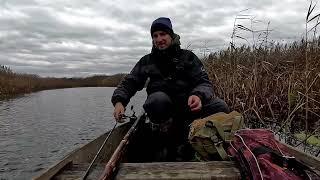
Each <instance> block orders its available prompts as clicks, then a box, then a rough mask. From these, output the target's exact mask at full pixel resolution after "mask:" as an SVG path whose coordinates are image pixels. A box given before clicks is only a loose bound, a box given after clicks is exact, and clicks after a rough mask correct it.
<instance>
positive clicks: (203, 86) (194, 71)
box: [189, 52, 213, 103]
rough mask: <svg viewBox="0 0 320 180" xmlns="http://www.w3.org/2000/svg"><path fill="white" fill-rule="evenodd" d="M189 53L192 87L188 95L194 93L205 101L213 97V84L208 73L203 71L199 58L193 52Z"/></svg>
mask: <svg viewBox="0 0 320 180" xmlns="http://www.w3.org/2000/svg"><path fill="white" fill-rule="evenodd" d="M190 53H191V57H189V58H191V62H192V67H191V76H192V84H193V89H192V91H191V93H190V95H196V96H198V97H200V99H201V101H202V102H203V103H204V102H207V101H209V100H210V99H211V98H213V86H212V84H211V82H210V80H209V77H208V74H207V72H206V71H205V69H204V67H203V64H202V62H201V61H200V59H199V58H198V57H197V56H196V55H195V54H194V53H193V52H190Z"/></svg>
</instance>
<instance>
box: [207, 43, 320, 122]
mask: <svg viewBox="0 0 320 180" xmlns="http://www.w3.org/2000/svg"><path fill="white" fill-rule="evenodd" d="M319 44H320V39H319V40H314V41H312V43H310V44H309V48H308V64H309V67H310V68H309V69H307V70H306V68H305V67H306V65H305V63H306V61H305V54H306V47H305V41H304V40H301V41H300V42H294V43H292V44H286V45H280V44H273V45H271V46H270V47H268V48H262V47H261V48H251V47H248V46H241V47H236V48H233V49H231V48H229V49H227V50H222V51H220V52H216V53H212V54H210V55H209V56H208V57H207V58H206V59H205V60H204V64H205V66H206V69H207V72H208V74H209V76H210V79H211V81H212V83H213V84H214V89H215V93H216V95H217V96H220V97H222V98H224V99H225V101H226V102H227V103H228V104H229V105H230V106H231V107H232V109H235V110H238V111H240V112H242V113H243V114H244V115H246V116H247V117H248V116H249V117H255V118H256V119H259V120H260V121H261V122H262V123H263V122H264V120H266V119H269V120H273V121H277V122H279V123H281V122H284V121H285V120H287V121H286V122H287V123H290V124H292V125H303V123H302V122H304V120H305V114H304V113H305V111H306V109H307V111H308V114H309V118H308V119H309V120H308V121H309V122H310V123H314V122H315V121H316V120H318V119H320V118H319V117H320V110H319V106H320V102H319V101H320V100H319V99H320V80H319V76H320V61H319V59H320V46H319ZM306 74H307V75H306ZM306 80H307V82H309V83H307V87H306V83H305V82H306ZM306 92H307V93H306ZM307 97H308V101H309V102H308V107H307V108H306V106H305V103H306V99H307ZM249 119H250V118H249ZM292 122H294V123H292ZM287 123H286V125H287Z"/></svg>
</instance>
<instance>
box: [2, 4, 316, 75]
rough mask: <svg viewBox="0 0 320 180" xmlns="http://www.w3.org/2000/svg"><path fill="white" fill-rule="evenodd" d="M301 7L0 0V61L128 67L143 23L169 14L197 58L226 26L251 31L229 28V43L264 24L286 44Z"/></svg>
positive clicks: (50, 70)
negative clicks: (236, 36)
mask: <svg viewBox="0 0 320 180" xmlns="http://www.w3.org/2000/svg"><path fill="white" fill-rule="evenodd" d="M314 2H316V1H314ZM309 5H310V1H308V0H254V1H253V0H174V1H173V0H161V1H151V0H130V1H129V0H104V1H102V0H94V1H93V0H0V52H1V53H0V65H5V66H8V67H10V68H11V69H12V70H13V71H14V72H17V73H28V74H37V75H40V76H42V77H48V76H50V77H87V76H92V75H98V74H99V75H101V74H105V75H112V74H116V73H128V72H130V70H131V69H132V68H133V66H134V65H135V63H137V62H138V60H139V59H140V58H141V57H142V56H144V55H145V54H148V53H150V50H151V46H152V40H151V36H150V25H151V23H152V21H153V20H155V19H156V18H158V17H169V18H170V19H171V21H172V25H173V30H174V32H175V33H177V34H179V35H180V37H181V47H182V48H187V49H189V50H192V51H193V52H195V53H196V55H198V56H199V57H203V56H205V55H208V54H209V53H210V52H214V51H219V50H221V49H225V48H227V47H228V46H229V44H230V41H231V35H232V32H233V27H234V24H241V25H244V26H246V27H249V28H251V27H252V28H251V29H253V30H255V31H257V33H254V34H253V33H249V32H246V31H240V30H239V31H237V35H238V36H241V37H245V38H247V41H248V42H247V41H246V42H244V41H243V40H241V39H235V42H236V44H237V45H239V44H242V43H246V44H249V45H253V44H258V43H259V42H260V40H261V39H263V38H262V37H263V36H262V35H263V34H261V33H260V34H261V35H260V36H259V30H266V29H268V30H270V31H269V34H268V39H269V42H280V43H285V42H291V41H293V40H300V39H301V37H302V36H303V34H304V32H305V17H306V14H307V11H308V7H309ZM316 12H320V11H318V9H317V6H316V8H315V10H314V14H315V15H316ZM243 15H247V16H243ZM236 17H237V19H236ZM242 17H246V18H247V19H240V18H242ZM235 22H236V23H235ZM268 22H270V23H269V24H268ZM253 35H254V36H253ZM252 37H254V38H255V40H253V39H252ZM259 37H260V39H259Z"/></svg>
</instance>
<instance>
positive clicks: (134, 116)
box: [121, 105, 138, 122]
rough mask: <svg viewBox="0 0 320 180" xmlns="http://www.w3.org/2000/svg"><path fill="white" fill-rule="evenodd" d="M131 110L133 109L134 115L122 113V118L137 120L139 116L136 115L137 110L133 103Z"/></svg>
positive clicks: (131, 120)
mask: <svg viewBox="0 0 320 180" xmlns="http://www.w3.org/2000/svg"><path fill="white" fill-rule="evenodd" d="M130 110H131V111H132V115H131V116H127V115H125V114H122V115H121V119H123V120H125V119H129V120H130V122H134V121H136V120H137V118H138V117H137V116H136V112H135V111H134V109H133V105H131V107H130Z"/></svg>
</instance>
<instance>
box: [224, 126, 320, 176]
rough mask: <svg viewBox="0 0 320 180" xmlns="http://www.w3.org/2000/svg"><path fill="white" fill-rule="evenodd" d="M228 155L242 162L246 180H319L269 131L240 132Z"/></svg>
mask: <svg viewBox="0 0 320 180" xmlns="http://www.w3.org/2000/svg"><path fill="white" fill-rule="evenodd" d="M228 152H229V154H230V155H231V156H232V157H234V158H235V160H236V161H237V162H238V163H239V165H240V171H241V175H242V176H243V177H244V178H245V179H253V180H269V179H270V180H271V179H282V180H289V179H290V180H301V179H320V177H319V176H318V175H317V174H316V173H315V172H314V171H313V170H311V169H310V168H309V167H307V166H306V165H304V164H302V163H301V162H299V161H298V160H296V159H295V158H294V157H292V156H291V155H290V154H289V153H288V151H287V147H286V146H284V145H283V144H281V143H279V142H278V141H277V140H276V139H275V138H274V134H273V132H272V131H270V130H266V129H242V130H239V131H237V132H236V133H235V138H234V140H233V141H231V142H230V147H229V149H228ZM310 177H311V178H310Z"/></svg>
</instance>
